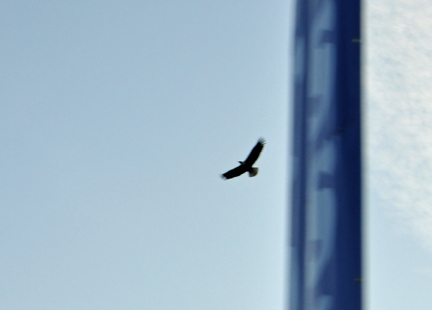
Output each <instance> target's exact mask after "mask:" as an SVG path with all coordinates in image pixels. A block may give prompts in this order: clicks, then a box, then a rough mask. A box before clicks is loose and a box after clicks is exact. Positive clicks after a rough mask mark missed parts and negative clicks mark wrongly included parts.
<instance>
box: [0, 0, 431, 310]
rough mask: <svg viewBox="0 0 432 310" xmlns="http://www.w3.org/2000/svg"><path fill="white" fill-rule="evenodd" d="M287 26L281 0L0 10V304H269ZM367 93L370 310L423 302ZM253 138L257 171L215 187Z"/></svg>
mask: <svg viewBox="0 0 432 310" xmlns="http://www.w3.org/2000/svg"><path fill="white" fill-rule="evenodd" d="M385 1H386V0H380V3H381V4H382V6H383V7H386V4H385V3H384V2H385ZM414 2H418V3H420V2H422V1H421V0H415V1H414ZM387 7H388V3H387ZM370 8H372V9H373V6H370ZM378 9H379V8H378ZM374 16H375V15H373V14H371V17H373V18H375V21H379V20H380V17H379V16H378V17H376V16H375V17H374ZM399 24H400V23H399ZM293 25H294V15H293V2H292V1H281V0H277V1H276V0H275V1H247V2H246V1H235V2H233V1H217V2H214V1H213V2H212V3H210V2H208V1H207V2H206V1H191V0H188V1H125V2H119V1H74V2H69V3H66V2H58V1H38V2H36V1H13V2H6V1H3V2H2V3H1V4H0V29H1V31H0V39H1V46H2V48H1V49H0V59H1V61H0V72H1V74H0V79H1V81H0V141H1V145H2V148H1V151H0V169H1V172H2V178H1V180H2V184H1V190H0V204H1V206H2V213H1V215H2V216H1V217H0V236H1V248H2V252H1V253H2V255H1V256H2V259H1V260H0V274H1V275H2V276H1V277H0V308H1V309H5V310H16V309H35V310H39V309H40V310H42V309H43V310H49V309H56V310H57V309H107V310H109V309H146V310H147V309H148V310H153V309H154V310H159V309H164V310H182V309H184V310H191V309H208V310H216V309H218V310H219V309H227V310H230V309H233V310H234V309H236V310H237V309H252V310H258V309H267V310H280V309H284V307H285V304H286V297H285V295H286V281H287V275H286V272H287V269H286V264H287V255H286V253H287V250H288V249H287V247H286V242H287V233H288V230H289V227H288V226H287V219H288V212H289V211H288V201H289V195H290V194H289V192H288V189H290V187H289V183H290V176H289V172H290V165H291V162H290V157H289V150H290V141H291V134H292V129H291V119H290V115H291V109H292V106H291V98H292V93H291V84H290V83H291V60H292V54H291V52H292V31H293V28H292V27H293ZM383 27H384V28H385V25H384V26H383ZM384 28H383V29H384ZM429 29H431V28H429ZM384 30H385V31H384ZM384 30H383V32H382V33H384V35H385V34H387V32H386V31H390V32H391V31H392V30H391V29H390V30H388V29H384ZM379 33H380V32H376V34H379ZM386 37H388V36H386ZM373 38H374V40H375V41H373V42H375V43H374V44H375V47H374V45H373V44H370V45H368V46H370V47H369V50H368V51H369V54H368V55H369V56H368V58H367V60H368V62H370V63H373V64H375V63H377V65H376V67H377V68H378V69H377V70H378V71H379V68H383V64H385V63H387V62H388V59H387V58H385V57H384V58H378V57H377V58H373V57H374V56H370V55H376V54H374V53H375V52H374V50H373V48H375V49H376V50H379V51H380V53H378V54H379V55H382V53H381V51H382V50H384V54H385V51H386V49H385V46H384V47H382V46H378V45H379V43H378V42H381V41H382V40H380V38H379V37H378V38H377V37H376V36H375V37H373ZM377 46H378V47H377ZM427 52H428V51H426V52H425V55H428V54H427ZM392 53H393V54H394V49H392ZM390 54H391V53H390ZM374 59H375V60H376V61H377V62H374ZM390 60H391V59H390ZM390 62H391V61H390ZM380 66H381V67H380ZM429 67H430V66H429ZM393 69H394V70H396V69H397V67H394V66H393ZM403 69H404V68H401V69H400V71H398V72H396V73H395V74H394V76H397V74H399V75H402V73H403V72H404V70H403ZM378 71H377V72H378ZM379 72H382V71H379ZM369 73H370V76H371V77H372V78H373V77H374V75H373V74H374V73H373V72H372V71H369ZM390 84H391V83H390ZM374 85H375V84H374ZM367 91H368V92H370V93H371V94H370V95H369V98H370V101H368V104H369V102H370V104H369V105H368V107H369V108H368V109H367V113H366V116H367V117H368V126H370V127H368V128H367V129H366V131H367V133H368V134H369V138H368V139H366V143H368V144H367V146H368V148H367V154H366V155H367V161H366V162H367V169H368V170H367V173H368V174H367V178H368V179H367V186H368V187H367V192H366V199H365V200H366V201H367V202H368V206H367V212H366V215H367V219H368V221H365V227H367V228H368V232H367V235H366V238H365V240H366V241H367V248H366V249H367V252H366V254H365V258H366V262H367V277H366V279H367V283H368V284H369V286H368V288H369V289H368V294H367V298H368V305H369V307H368V309H371V310H381V309H392V310H406V309H416V310H423V309H424V310H429V309H431V305H432V302H431V300H432V298H431V297H430V296H431V295H430V287H432V265H431V263H430V262H431V258H432V257H431V254H430V253H432V251H431V252H429V251H428V247H427V246H425V245H424V244H428V243H427V242H424V240H425V239H426V240H427V237H426V238H425V235H421V234H419V233H417V234H416V233H412V232H411V231H407V229H405V228H404V227H405V226H404V225H403V224H401V223H400V222H402V221H401V220H400V219H401V218H402V219H403V217H398V216H397V215H392V214H394V212H393V211H391V210H392V209H391V207H392V203H391V202H392V201H394V199H393V200H391V199H390V200H389V199H388V196H389V195H381V194H382V193H391V192H392V191H394V188H392V187H391V186H388V184H389V183H388V182H387V183H385V184H382V183H380V180H381V179H380V178H381V177H382V176H386V175H392V174H391V173H393V175H395V173H396V172H395V171H396V170H395V169H393V168H392V166H391V165H389V167H388V168H386V169H387V170H379V169H377V167H382V165H381V161H380V159H381V158H384V157H385V154H386V153H385V152H384V153H379V152H376V151H377V149H376V148H375V146H376V145H379V144H380V143H379V142H376V141H379V139H378V138H377V139H376V140H373V139H371V138H370V137H371V136H372V133H373V136H374V137H384V138H385V140H386V141H393V140H391V139H392V137H394V135H390V134H389V135H385V134H382V135H381V136H380V133H382V132H383V130H382V129H380V127H379V126H378V123H379V122H378V121H376V117H381V116H382V115H389V112H388V111H389V109H387V110H386V109H384V108H383V109H381V110H379V111H378V110H374V109H372V108H370V106H371V105H372V104H373V103H374V102H376V103H377V104H376V106H379V105H378V103H379V102H383V101H382V100H378V99H379V98H378V97H374V96H373V94H375V93H379V94H382V93H383V92H382V89H381V88H380V89H376V90H375V89H373V88H368V90H367ZM384 94H385V92H384ZM376 98H378V99H376ZM374 100H375V101H374ZM391 107H394V105H392V106H391ZM378 112H379V113H382V114H379V113H378ZM374 117H375V118H374ZM402 123H403V122H402ZM402 127H403V126H402ZM370 128H372V129H370ZM373 130H376V131H373ZM377 132H378V133H377ZM259 137H264V138H265V139H266V140H267V145H266V147H265V149H264V152H263V154H262V156H261V157H260V159H259V161H258V162H257V166H258V167H259V168H260V171H259V175H258V176H257V177H256V178H253V179H250V178H248V177H247V176H242V177H240V178H238V179H234V180H230V181H225V182H224V181H222V180H221V179H220V178H219V175H220V174H221V173H223V172H225V171H226V170H228V169H230V168H232V167H234V166H235V165H236V164H237V161H238V160H243V159H244V158H245V157H246V156H247V154H248V152H249V151H250V149H251V147H252V146H253V145H254V144H255V143H256V141H257V139H258V138H259ZM395 141H396V140H395ZM396 142H397V141H396ZM396 142H395V146H393V147H394V148H397V147H399V149H402V147H401V146H400V144H397V143H396ZM374 143H376V144H374ZM398 145H399V146H398ZM370 146H374V147H373V148H372V147H370ZM393 150H394V149H393ZM378 151H379V148H378ZM374 152H376V153H374ZM383 154H384V155H383ZM380 156H381V157H380ZM393 166H394V165H393ZM392 169H393V170H392ZM389 171H390V172H389ZM392 171H393V172H392ZM396 175H397V173H396ZM389 179H390V180H391V178H389ZM386 180H387V181H388V179H386ZM374 182H375V183H374ZM370 184H371V185H370ZM380 188H381V189H382V190H380ZM397 188H398V189H400V188H402V189H403V188H404V185H403V184H402V186H401V187H397ZM390 196H391V195H390ZM389 210H390V211H389ZM397 210H399V211H400V210H401V209H400V208H399V209H397ZM397 210H396V211H397ZM396 211H395V212H396ZM413 223H414V222H413ZM414 226H415V224H414ZM410 227H411V226H410ZM426 236H428V235H427V233H426Z"/></svg>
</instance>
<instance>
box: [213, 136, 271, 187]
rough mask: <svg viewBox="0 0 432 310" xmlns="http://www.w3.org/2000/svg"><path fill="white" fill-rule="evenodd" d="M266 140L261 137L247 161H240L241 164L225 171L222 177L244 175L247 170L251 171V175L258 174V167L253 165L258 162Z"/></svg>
mask: <svg viewBox="0 0 432 310" xmlns="http://www.w3.org/2000/svg"><path fill="white" fill-rule="evenodd" d="M264 144H265V140H264V139H263V138H260V139H259V140H258V142H257V144H256V145H255V146H254V148H253V149H252V151H251V152H250V154H249V156H248V157H247V158H246V160H245V161H239V163H240V166H238V167H236V168H234V169H232V170H230V171H228V172H225V173H224V174H222V175H221V178H222V179H224V180H228V179H232V178H235V177H238V176H239V175H242V174H243V173H245V172H249V177H254V176H256V175H257V174H258V168H255V167H252V165H253V164H254V163H255V162H256V160H257V159H258V157H259V156H260V154H261V151H262V149H263V148H264Z"/></svg>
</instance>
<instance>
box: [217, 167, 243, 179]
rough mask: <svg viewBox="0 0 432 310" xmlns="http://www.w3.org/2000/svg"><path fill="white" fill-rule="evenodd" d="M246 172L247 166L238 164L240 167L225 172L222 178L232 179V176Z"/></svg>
mask: <svg viewBox="0 0 432 310" xmlns="http://www.w3.org/2000/svg"><path fill="white" fill-rule="evenodd" d="M245 172H246V168H245V166H243V165H240V166H238V167H236V168H234V169H231V170H230V171H228V172H225V173H224V174H222V175H221V178H222V179H225V180H227V179H232V178H235V177H238V176H239V175H241V174H243V173H245Z"/></svg>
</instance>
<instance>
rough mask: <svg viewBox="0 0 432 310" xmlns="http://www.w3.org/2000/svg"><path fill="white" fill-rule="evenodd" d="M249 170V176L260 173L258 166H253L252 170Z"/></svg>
mask: <svg viewBox="0 0 432 310" xmlns="http://www.w3.org/2000/svg"><path fill="white" fill-rule="evenodd" d="M248 172H249V177H254V176H256V175H257V174H258V168H253V167H252V168H251V170H249V171H248Z"/></svg>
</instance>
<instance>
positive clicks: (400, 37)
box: [364, 0, 432, 251]
mask: <svg viewBox="0 0 432 310" xmlns="http://www.w3.org/2000/svg"><path fill="white" fill-rule="evenodd" d="M365 12H366V14H365V21H366V22H367V24H366V33H365V35H366V40H364V42H366V45H365V49H364V51H365V64H366V78H365V82H366V83H365V86H366V98H365V99H366V100H365V103H366V111H365V112H366V115H367V131H366V134H367V136H366V141H367V152H368V159H367V162H368V170H369V174H370V176H369V180H368V181H369V182H368V184H369V187H370V188H369V190H370V191H372V192H373V193H374V195H378V196H379V197H380V199H384V200H385V201H386V205H387V206H389V208H391V210H392V211H394V213H395V214H397V215H398V216H399V218H402V219H404V222H406V223H407V226H406V228H409V229H410V230H412V231H413V232H414V233H415V234H416V235H417V236H419V237H420V238H421V241H422V244H423V245H425V246H427V247H428V248H429V249H430V250H431V251H432V6H431V5H430V1H429V0H406V1H401V0H396V1H395V0H376V1H369V2H368V5H367V9H366V11H365Z"/></svg>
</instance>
